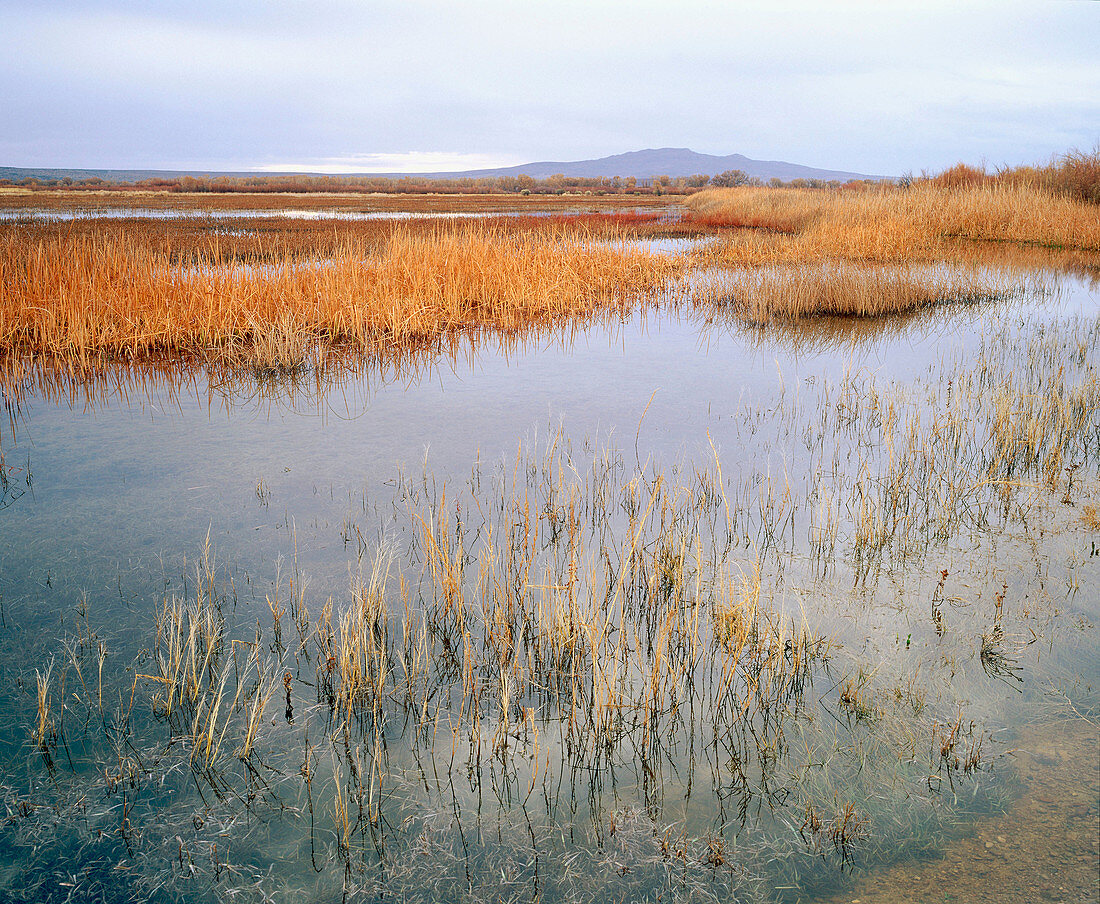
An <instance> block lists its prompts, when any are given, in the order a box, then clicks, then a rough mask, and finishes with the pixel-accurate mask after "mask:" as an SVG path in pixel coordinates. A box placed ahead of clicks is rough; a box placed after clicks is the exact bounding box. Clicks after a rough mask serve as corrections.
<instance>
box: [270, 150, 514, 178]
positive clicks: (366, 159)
mask: <svg viewBox="0 0 1100 904" xmlns="http://www.w3.org/2000/svg"><path fill="white" fill-rule="evenodd" d="M524 162H525V161H524V160H522V159H520V158H518V157H509V156H501V155H493V154H461V153H456V152H454V151H404V152H400V153H392V154H355V155H353V156H350V157H325V158H322V159H318V160H307V161H305V162H297V163H265V164H263V165H261V166H257V167H254V169H255V170H256V171H257V172H266V173H279V172H282V173H287V172H291V173H302V172H305V173H447V172H462V171H465V170H476V169H494V168H496V167H501V166H513V165H515V164H519V163H524Z"/></svg>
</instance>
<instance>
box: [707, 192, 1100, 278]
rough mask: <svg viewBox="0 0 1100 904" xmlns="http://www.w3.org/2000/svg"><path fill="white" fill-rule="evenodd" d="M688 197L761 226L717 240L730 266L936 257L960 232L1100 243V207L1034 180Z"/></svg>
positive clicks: (710, 211)
mask: <svg viewBox="0 0 1100 904" xmlns="http://www.w3.org/2000/svg"><path fill="white" fill-rule="evenodd" d="M687 203H688V206H689V207H690V208H691V210H692V211H693V212H694V214H695V216H696V217H698V218H700V219H701V220H702V221H703V222H706V223H710V224H713V225H719V226H721V225H726V224H728V225H730V226H737V227H745V228H749V229H750V230H751V231H754V232H756V233H758V234H757V235H755V236H751V237H741V236H735V237H734V239H733V240H731V241H730V242H728V243H726V244H724V245H722V246H719V247H718V248H717V249H716V258H717V259H716V260H715V261H714V262H715V263H718V262H721V263H724V264H727V265H748V264H761V263H775V262H792V261H793V262H809V261H816V260H822V259H836V258H840V259H844V260H853V261H874V262H881V263H905V262H916V261H935V260H941V259H943V258H945V257H947V258H948V259H950V258H953V257H955V256H956V255H957V253H958V252H957V248H956V247H955V246H954V245H952V244H951V243H950V242H949V241H948V240H951V239H968V240H975V241H985V242H1017V243H1025V244H1037V245H1043V246H1048V247H1052V248H1058V249H1067V248H1072V249H1082V250H1086V251H1092V252H1095V251H1100V218H1098V217H1097V215H1096V208H1095V207H1094V206H1092V205H1089V204H1086V203H1082V202H1079V201H1074V200H1070V199H1069V198H1065V197H1059V196H1056V195H1052V194H1051V193H1049V192H1046V191H1042V190H1040V189H1038V188H1034V187H1031V186H1028V185H1012V184H992V185H977V186H963V187H959V188H947V187H941V186H937V185H933V184H918V185H916V186H914V187H912V188H910V189H908V190H905V189H900V188H895V187H893V186H883V187H881V188H879V189H876V190H872V191H863V192H823V191H807V190H799V189H763V188H731V189H714V190H711V191H705V192H700V193H699V194H697V195H694V196H692V197H691V198H690V199H689V200H688V202H687Z"/></svg>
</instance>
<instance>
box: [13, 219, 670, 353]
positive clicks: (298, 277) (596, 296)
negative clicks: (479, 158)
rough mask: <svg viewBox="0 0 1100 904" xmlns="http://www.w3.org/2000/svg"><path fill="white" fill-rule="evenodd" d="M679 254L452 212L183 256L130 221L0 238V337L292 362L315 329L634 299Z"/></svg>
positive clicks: (34, 345) (572, 312)
mask: <svg viewBox="0 0 1100 904" xmlns="http://www.w3.org/2000/svg"><path fill="white" fill-rule="evenodd" d="M677 270H678V266H677V265H676V264H675V263H674V262H672V261H670V260H668V259H663V258H659V257H656V256H654V255H650V254H646V253H643V252H640V251H637V250H631V249H624V250H614V249H611V248H608V247H600V246H595V245H593V244H592V243H591V242H586V241H585V240H584V239H582V238H575V237H574V238H569V237H565V236H555V237H549V238H547V237H542V236H539V235H537V234H534V233H526V234H515V235H506V234H503V233H501V232H498V231H495V230H493V229H491V228H489V229H486V228H480V227H474V226H451V227H444V228H440V229H438V230H434V231H430V232H426V233H414V232H413V231H410V230H405V229H396V230H394V231H393V232H392V233H391V235H390V236H389V237H388V238H387V239H386V240H385V242H384V243H383V244H382V246H381V247H380V248H376V249H374V250H372V249H371V248H370V247H368V246H367V245H366V244H364V243H361V242H358V241H355V240H352V239H349V240H347V241H344V242H341V243H339V244H338V245H337V246H336V247H334V248H333V249H332V253H331V257H330V258H329V259H328V260H325V261H321V262H315V263H309V264H306V263H301V264H298V265H294V264H291V263H282V264H276V265H262V266H249V265H245V264H241V263H239V262H231V263H228V264H225V265H213V266H211V265H199V266H196V267H180V266H178V265H177V264H176V263H175V262H173V261H172V259H171V257H170V256H169V255H166V254H163V253H160V252H156V251H151V250H150V249H149V248H148V247H147V246H143V245H140V244H137V243H134V242H131V241H130V240H129V239H128V238H127V237H126V236H125V235H124V234H123V235H119V234H117V233H115V234H104V235H93V236H90V237H89V236H79V237H76V238H69V237H68V236H67V235H65V234H64V233H62V234H57V235H55V236H54V237H53V238H50V239H44V240H42V241H40V242H38V243H36V244H32V243H29V242H27V241H26V240H25V239H24V238H23V237H22V236H21V235H20V234H19V233H18V232H15V233H12V232H9V233H8V234H6V235H5V236H4V237H3V239H2V240H0V287H2V291H3V294H4V298H5V304H4V306H3V308H2V309H0V349H3V350H6V351H9V352H16V353H20V354H25V355H32V356H34V355H38V356H47V357H51V358H55V359H58V360H60V361H71V362H81V363H83V362H86V361H88V360H89V359H90V358H96V357H102V356H106V357H108V358H111V357H115V358H128V359H134V358H142V357H147V356H150V355H155V354H160V353H175V354H179V353H184V354H187V353H191V354H194V353H198V354H202V355H210V354H213V355H215V356H219V355H223V356H228V357H229V358H230V359H235V358H238V357H240V356H241V355H242V354H243V355H245V356H253V357H254V358H255V359H256V360H258V361H259V362H262V363H266V364H271V365H273V366H279V365H289V366H293V365H295V364H296V363H298V362H300V361H301V360H302V359H303V358H304V357H306V356H308V353H309V349H310V347H311V346H312V345H314V344H316V343H322V344H326V345H331V344H335V343H341V342H350V343H354V344H355V345H357V346H359V347H360V348H361V349H363V350H366V351H370V350H372V349H378V348H387V347H398V346H416V345H418V344H421V343H424V342H426V341H432V340H434V339H436V338H437V337H439V336H440V335H442V334H446V333H450V332H454V331H458V330H467V329H481V328H492V329H497V330H504V331H508V330H519V329H525V328H528V327H530V326H532V325H536V324H546V323H551V322H555V321H560V320H562V319H567V318H576V317H584V316H587V315H589V314H592V313H594V312H597V311H600V310H613V311H623V312H625V311H626V310H628V309H630V308H631V306H632V305H633V304H634V303H635V302H636V300H637V299H638V298H639V297H640V296H642V295H644V294H645V293H647V292H652V291H654V290H656V289H658V288H659V287H660V286H662V285H663V284H664V283H665V282H666V281H667V280H668V279H669V278H670V277H671V276H673V275H675V273H676V272H677Z"/></svg>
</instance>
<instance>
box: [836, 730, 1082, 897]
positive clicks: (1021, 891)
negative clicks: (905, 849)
mask: <svg viewBox="0 0 1100 904" xmlns="http://www.w3.org/2000/svg"><path fill="white" fill-rule="evenodd" d="M1013 766H1014V768H1015V769H1016V771H1017V772H1018V773H1019V777H1020V780H1021V781H1022V783H1023V785H1024V787H1025V788H1026V790H1025V791H1024V793H1023V795H1022V796H1021V797H1020V798H1019V799H1018V800H1017V801H1016V802H1015V803H1013V804H1012V806H1011V807H1010V808H1009V810H1008V812H1007V814H1006V815H1004V816H1001V817H996V818H983V819H979V820H977V821H975V822H974V823H973V824H972V825H971V826H970V827H969V830H968V831H967V832H966V833H965V834H964V835H963V836H962V837H959V838H957V839H955V840H953V841H952V842H951V844H950V846H949V847H948V848H947V849H946V850H945V851H944V852H943V855H942V857H940V858H939V859H936V860H931V861H928V860H925V861H920V862H916V861H909V862H904V863H899V864H896V865H894V866H892V867H889V868H887V869H885V870H874V871H871V872H869V873H867V874H865V875H863V876H860V877H858V878H857V879H856V880H855V882H854V883H853V885H852V886H850V887H849V889H848V890H847V891H845V892H844V893H843V894H840V895H837V896H835V897H832V898H830V899H828V901H829V904H840V902H844V904H877V902H890V904H929V902H943V904H956V902H957V904H970V902H974V904H979V902H981V904H985V902H1004V901H1019V902H1030V901H1053V902H1064V904H1085V902H1097V901H1100V730H1098V728H1097V727H1096V726H1094V725H1091V724H1089V723H1088V722H1086V721H1084V720H1074V721H1073V722H1068V723H1061V724H1058V725H1053V726H1050V725H1048V726H1029V727H1028V728H1026V729H1024V730H1023V731H1022V732H1021V734H1020V738H1019V742H1018V748H1017V750H1016V752H1015V754H1014V756H1013Z"/></svg>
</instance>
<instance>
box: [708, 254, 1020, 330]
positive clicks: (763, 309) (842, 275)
mask: <svg viewBox="0 0 1100 904" xmlns="http://www.w3.org/2000/svg"><path fill="white" fill-rule="evenodd" d="M710 282H711V284H712V285H713V286H715V287H716V288H717V291H718V292H719V293H720V295H721V299H720V304H721V306H722V307H723V308H724V309H725V310H726V311H728V312H729V313H731V314H733V315H734V316H735V317H737V318H738V319H740V320H742V321H745V322H748V323H757V324H762V323H767V322H771V321H775V320H798V319H800V318H803V317H809V316H815V315H851V316H856V317H881V316H883V315H888V314H911V313H913V312H916V311H919V310H921V309H922V308H927V307H930V306H933V305H937V304H944V303H976V302H981V301H988V300H991V299H995V298H1004V297H1007V296H1009V295H1012V294H1016V293H1017V292H1018V291H1019V289H1020V287H1019V285H1017V284H1015V283H1013V282H1012V281H1011V280H1009V279H1008V278H1007V277H1006V276H1005V275H1003V274H1002V273H997V272H996V271H992V270H989V269H974V268H968V269H965V270H949V269H945V268H930V267H917V266H913V265H892V266H867V265H860V264H843V263H842V264H832V265H825V266H821V265H812V264H811V265H807V266H801V267H798V266H783V267H755V268H747V269H741V270H736V271H732V272H731V273H728V274H723V275H722V276H721V277H712V279H711V281H710ZM703 286H704V287H705V286H707V283H706V282H704V283H703Z"/></svg>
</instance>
